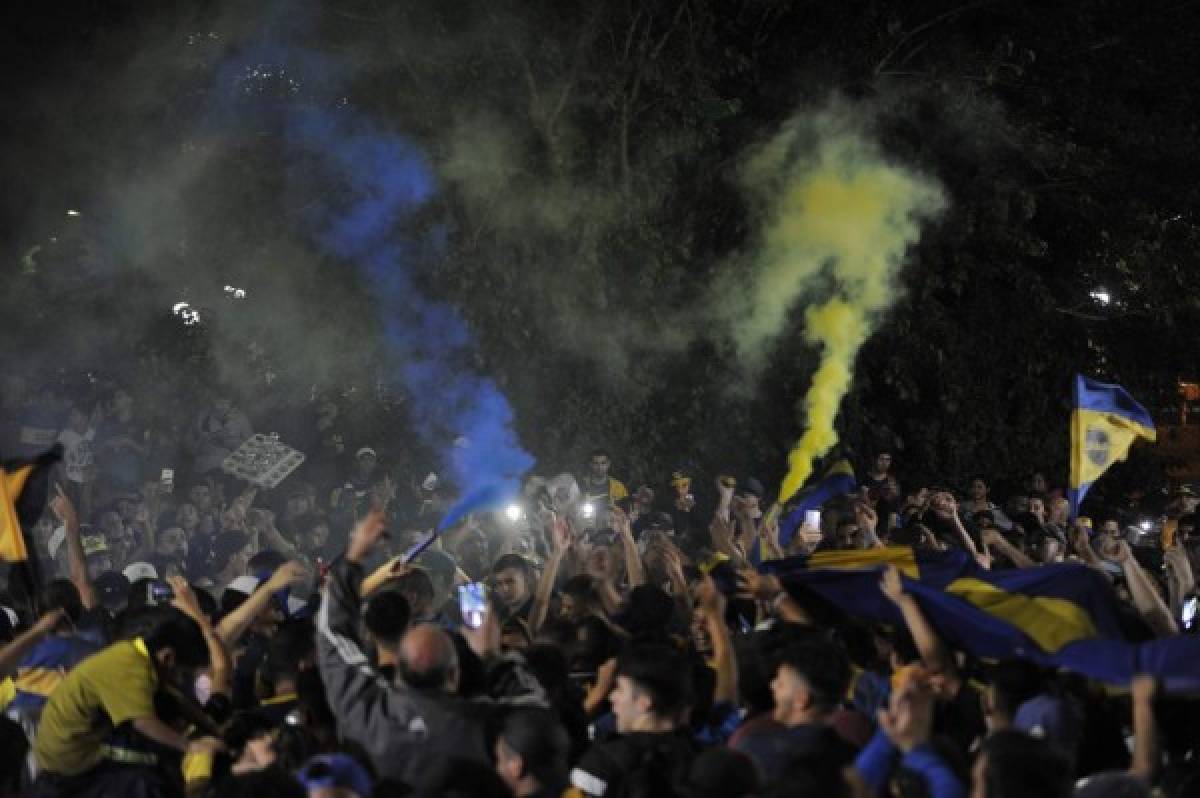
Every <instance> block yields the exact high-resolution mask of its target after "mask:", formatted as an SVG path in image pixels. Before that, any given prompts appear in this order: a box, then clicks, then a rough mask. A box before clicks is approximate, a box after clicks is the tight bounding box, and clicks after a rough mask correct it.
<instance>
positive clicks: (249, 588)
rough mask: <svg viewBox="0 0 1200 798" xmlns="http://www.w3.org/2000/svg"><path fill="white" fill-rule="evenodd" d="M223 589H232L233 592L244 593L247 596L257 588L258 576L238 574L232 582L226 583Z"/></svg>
mask: <svg viewBox="0 0 1200 798" xmlns="http://www.w3.org/2000/svg"><path fill="white" fill-rule="evenodd" d="M225 589H226V590H232V591H234V592H235V593H245V594H246V595H247V596H249V595H250V594H251V593H253V592H254V591H255V590H257V589H258V577H255V576H239V577H238V578H237V579H234V580H233V581H232V582H230V583H229V584H228V585H226V586H225Z"/></svg>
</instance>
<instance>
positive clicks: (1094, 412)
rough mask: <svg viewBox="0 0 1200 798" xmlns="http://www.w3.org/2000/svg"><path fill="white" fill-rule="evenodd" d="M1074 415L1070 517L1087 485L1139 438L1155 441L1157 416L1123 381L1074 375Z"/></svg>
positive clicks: (1118, 458)
mask: <svg viewBox="0 0 1200 798" xmlns="http://www.w3.org/2000/svg"><path fill="white" fill-rule="evenodd" d="M1074 398H1075V410H1074V412H1073V413H1072V415H1071V481H1070V485H1069V486H1068V491H1067V495H1068V498H1069V500H1070V502H1071V517H1072V518H1073V517H1075V516H1076V515H1077V514H1078V513H1079V505H1080V504H1081V503H1082V502H1083V497H1084V496H1086V495H1087V492H1088V489H1089V488H1090V487H1091V486H1092V483H1093V482H1095V481H1096V480H1097V479H1099V478H1100V476H1101V475H1102V474H1103V473H1104V472H1105V471H1107V470H1108V468H1109V466H1111V465H1112V464H1113V463H1116V462H1120V461H1121V460H1124V459H1125V456H1126V455H1127V454H1128V453H1129V447H1130V446H1132V445H1133V442H1134V441H1136V440H1137V439H1138V438H1145V439H1146V440H1148V441H1154V440H1155V439H1156V437H1157V435H1156V433H1155V430H1154V420H1153V419H1152V418H1151V417H1150V414H1149V413H1148V412H1146V408H1144V407H1142V406H1141V405H1140V404H1138V403H1137V402H1136V401H1134V399H1133V397H1132V396H1130V395H1129V392H1128V391H1126V390H1125V389H1124V388H1122V387H1121V386H1120V385H1112V384H1109V383H1105V382H1096V381H1095V380H1089V379H1088V378H1087V377H1084V376H1083V375H1081V374H1076V375H1075V385H1074Z"/></svg>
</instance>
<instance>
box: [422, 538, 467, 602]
mask: <svg viewBox="0 0 1200 798" xmlns="http://www.w3.org/2000/svg"><path fill="white" fill-rule="evenodd" d="M417 565H419V566H421V568H422V569H424V571H425V572H426V573H427V574H429V581H430V582H431V583H433V605H434V606H435V607H440V606H442V605H443V604H445V603H446V602H447V601H448V600H449V599H450V595H451V593H452V591H453V590H454V577H455V575H456V574H457V572H458V564H457V563H456V562H454V558H453V557H451V556H450V555H449V554H446V552H444V551H439V550H437V549H426V550H425V551H423V552H422V553H421V556H420V557H418V558H417Z"/></svg>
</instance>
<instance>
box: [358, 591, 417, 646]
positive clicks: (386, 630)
mask: <svg viewBox="0 0 1200 798" xmlns="http://www.w3.org/2000/svg"><path fill="white" fill-rule="evenodd" d="M411 617H412V615H411V612H410V610H409V607H408V600H407V599H405V598H404V596H402V595H401V594H400V592H399V591H397V590H380V591H378V592H376V593H375V595H373V596H371V598H370V600H369V601H367V608H366V611H365V612H364V613H363V625H364V626H366V627H367V632H368V633H370V635H371V639H372V640H374V641H375V645H376V646H377V647H379V648H382V649H384V650H386V651H389V652H392V653H395V652H396V651H397V649H399V647H400V640H401V639H402V638H403V637H404V632H405V631H407V629H408V622H409V620H410V618H411Z"/></svg>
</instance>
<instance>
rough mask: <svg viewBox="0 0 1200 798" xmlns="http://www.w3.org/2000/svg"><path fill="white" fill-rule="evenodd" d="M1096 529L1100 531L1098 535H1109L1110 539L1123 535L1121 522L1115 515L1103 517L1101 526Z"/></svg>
mask: <svg viewBox="0 0 1200 798" xmlns="http://www.w3.org/2000/svg"><path fill="white" fill-rule="evenodd" d="M1096 528H1097V530H1098V532H1097V534H1101V535H1108V536H1110V537H1120V535H1121V521H1120V519H1119V518H1117V517H1116V516H1113V515H1106V516H1103V517H1101V519H1100V524H1099V526H1097V527H1096Z"/></svg>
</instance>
